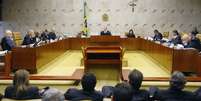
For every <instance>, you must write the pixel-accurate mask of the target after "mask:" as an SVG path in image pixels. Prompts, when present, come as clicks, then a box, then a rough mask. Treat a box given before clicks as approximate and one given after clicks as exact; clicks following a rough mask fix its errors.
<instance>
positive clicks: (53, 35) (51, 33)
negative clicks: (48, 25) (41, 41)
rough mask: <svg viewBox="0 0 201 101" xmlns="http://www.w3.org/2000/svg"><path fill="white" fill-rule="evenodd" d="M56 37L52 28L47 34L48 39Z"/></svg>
mask: <svg viewBox="0 0 201 101" xmlns="http://www.w3.org/2000/svg"><path fill="white" fill-rule="evenodd" d="M56 38H57V36H56V34H55V30H54V29H52V31H51V32H50V33H49V34H48V39H49V40H55V39H56Z"/></svg>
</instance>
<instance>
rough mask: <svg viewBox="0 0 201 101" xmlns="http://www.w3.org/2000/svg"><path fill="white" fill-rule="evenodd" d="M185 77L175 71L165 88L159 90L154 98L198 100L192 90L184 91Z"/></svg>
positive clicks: (174, 100)
mask: <svg viewBox="0 0 201 101" xmlns="http://www.w3.org/2000/svg"><path fill="white" fill-rule="evenodd" d="M185 84H186V78H185V76H184V74H183V73H181V72H178V71H175V72H174V73H173V74H172V77H171V80H170V87H169V89H167V90H159V91H158V92H157V93H156V95H155V99H156V100H159V101H198V100H197V98H196V96H195V95H194V94H193V93H192V92H188V91H184V90H183V89H184V87H185Z"/></svg>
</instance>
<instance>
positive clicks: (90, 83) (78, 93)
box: [64, 73, 103, 101]
mask: <svg viewBox="0 0 201 101" xmlns="http://www.w3.org/2000/svg"><path fill="white" fill-rule="evenodd" d="M96 82H97V81H96V77H95V75H94V74H92V73H87V74H85V75H84V76H83V77H82V80H81V84H82V89H76V88H70V89H68V90H67V92H66V93H65V94H64V96H65V98H66V100H72V101H79V100H92V101H103V95H102V93H101V92H98V91H96V90H95V86H96Z"/></svg>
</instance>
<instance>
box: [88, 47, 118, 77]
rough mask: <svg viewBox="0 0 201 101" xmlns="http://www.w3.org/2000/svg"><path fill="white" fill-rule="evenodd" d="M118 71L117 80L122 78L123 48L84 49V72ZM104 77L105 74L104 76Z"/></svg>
mask: <svg viewBox="0 0 201 101" xmlns="http://www.w3.org/2000/svg"><path fill="white" fill-rule="evenodd" d="M108 65H109V68H114V69H113V70H117V74H118V75H117V78H118V79H119V78H121V77H122V48H121V47H120V46H88V47H86V48H85V49H84V71H85V73H86V72H90V69H92V68H97V67H99V68H101V69H108ZM103 75H104V74H103Z"/></svg>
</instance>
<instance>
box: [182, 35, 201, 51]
mask: <svg viewBox="0 0 201 101" xmlns="http://www.w3.org/2000/svg"><path fill="white" fill-rule="evenodd" d="M189 37H190V40H189V42H188V43H187V45H184V47H185V48H195V49H197V50H199V51H200V50H201V44H200V40H199V39H198V38H197V37H196V33H194V32H191V33H189Z"/></svg>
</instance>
